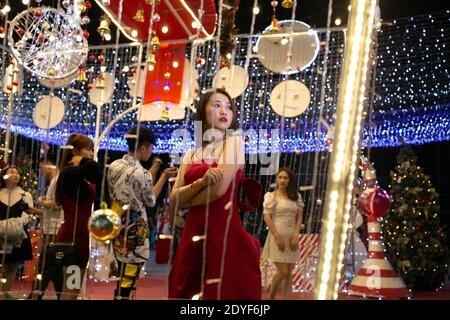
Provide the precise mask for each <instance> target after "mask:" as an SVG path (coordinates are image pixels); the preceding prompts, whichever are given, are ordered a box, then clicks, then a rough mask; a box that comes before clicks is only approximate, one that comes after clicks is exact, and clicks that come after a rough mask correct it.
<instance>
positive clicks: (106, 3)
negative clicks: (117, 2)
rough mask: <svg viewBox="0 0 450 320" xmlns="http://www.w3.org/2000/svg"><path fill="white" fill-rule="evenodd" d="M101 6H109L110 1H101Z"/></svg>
mask: <svg viewBox="0 0 450 320" xmlns="http://www.w3.org/2000/svg"><path fill="white" fill-rule="evenodd" d="M102 4H103V5H104V6H109V4H110V1H109V0H102Z"/></svg>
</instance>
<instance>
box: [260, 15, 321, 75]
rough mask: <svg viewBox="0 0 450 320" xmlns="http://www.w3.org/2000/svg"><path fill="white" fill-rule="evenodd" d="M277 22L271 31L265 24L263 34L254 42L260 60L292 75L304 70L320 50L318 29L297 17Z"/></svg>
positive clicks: (271, 68) (274, 70) (268, 66)
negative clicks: (278, 28)
mask: <svg viewBox="0 0 450 320" xmlns="http://www.w3.org/2000/svg"><path fill="white" fill-rule="evenodd" d="M279 25H280V27H281V29H280V30H279V31H276V32H272V31H271V28H270V27H268V28H266V30H265V31H264V34H265V35H263V36H261V37H259V39H258V42H257V44H256V48H257V53H258V59H259V61H260V62H261V63H262V64H263V65H264V67H266V68H267V69H269V70H270V71H272V72H275V73H281V74H293V73H297V72H300V71H302V70H304V69H306V68H307V67H308V66H309V65H310V64H311V63H312V62H313V61H314V60H315V59H316V57H317V54H318V53H319V49H320V41H319V37H318V35H317V32H315V31H313V30H312V29H311V27H310V26H309V25H307V24H306V23H303V22H301V21H296V20H284V21H279ZM291 33H293V34H291ZM295 33H298V34H295ZM289 55H290V59H289Z"/></svg>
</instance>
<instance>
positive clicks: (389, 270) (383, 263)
mask: <svg viewBox="0 0 450 320" xmlns="http://www.w3.org/2000/svg"><path fill="white" fill-rule="evenodd" d="M367 223H368V229H369V230H368V231H369V236H368V241H369V252H368V254H367V259H366V261H365V262H364V264H363V265H362V267H361V269H360V270H359V272H358V274H357V275H356V276H355V277H354V278H353V280H352V281H351V283H350V286H349V287H348V293H349V294H350V295H355V296H363V297H372V298H380V299H389V298H408V297H409V295H410V294H409V290H408V288H407V287H406V285H405V283H404V282H403V280H402V278H401V277H400V276H399V275H398V274H397V272H396V271H395V270H394V268H393V267H392V265H391V264H390V262H389V261H388V260H387V259H386V256H385V254H384V251H383V248H382V239H381V233H380V231H381V226H380V223H379V222H378V221H377V218H375V217H373V216H371V215H369V216H368V220H367Z"/></svg>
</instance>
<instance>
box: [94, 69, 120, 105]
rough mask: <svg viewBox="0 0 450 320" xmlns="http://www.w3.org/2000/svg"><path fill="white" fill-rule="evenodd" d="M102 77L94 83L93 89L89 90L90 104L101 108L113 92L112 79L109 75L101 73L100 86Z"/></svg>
mask: <svg viewBox="0 0 450 320" xmlns="http://www.w3.org/2000/svg"><path fill="white" fill-rule="evenodd" d="M101 77H102V75H99V76H98V77H97V78H96V79H95V81H94V87H93V88H92V89H90V90H89V99H90V101H91V103H92V104H94V105H96V106H102V105H104V104H105V103H108V102H109V100H110V99H111V97H112V95H113V92H114V77H113V75H112V74H111V73H108V72H104V73H103V83H102V85H100V82H101Z"/></svg>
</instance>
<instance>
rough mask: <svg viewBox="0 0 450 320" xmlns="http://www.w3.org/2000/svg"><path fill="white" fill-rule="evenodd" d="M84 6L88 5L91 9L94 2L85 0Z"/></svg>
mask: <svg viewBox="0 0 450 320" xmlns="http://www.w3.org/2000/svg"><path fill="white" fill-rule="evenodd" d="M84 6H85V7H86V9H90V8H91V7H92V3H90V2H89V1H85V2H84Z"/></svg>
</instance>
